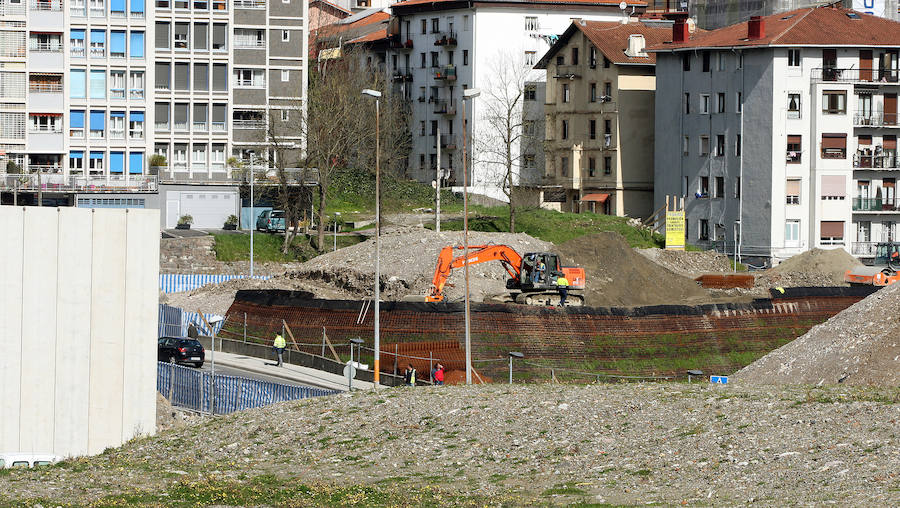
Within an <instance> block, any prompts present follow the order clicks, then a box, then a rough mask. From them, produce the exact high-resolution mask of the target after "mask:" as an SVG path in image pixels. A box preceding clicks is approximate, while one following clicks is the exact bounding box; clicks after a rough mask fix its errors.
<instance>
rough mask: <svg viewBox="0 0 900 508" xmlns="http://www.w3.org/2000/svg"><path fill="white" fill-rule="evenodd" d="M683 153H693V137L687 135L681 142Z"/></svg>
mask: <svg viewBox="0 0 900 508" xmlns="http://www.w3.org/2000/svg"><path fill="white" fill-rule="evenodd" d="M681 153H682V155H690V154H691V137H690V136H685V137H684V139H683V140H682V143H681Z"/></svg>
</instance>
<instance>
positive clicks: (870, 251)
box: [850, 242, 878, 258]
mask: <svg viewBox="0 0 900 508" xmlns="http://www.w3.org/2000/svg"><path fill="white" fill-rule="evenodd" d="M877 245H878V242H853V243H851V244H850V254H853V255H854V256H858V257H864V258H866V257H869V258H871V257H875V247H876V246H877Z"/></svg>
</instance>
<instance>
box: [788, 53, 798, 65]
mask: <svg viewBox="0 0 900 508" xmlns="http://www.w3.org/2000/svg"><path fill="white" fill-rule="evenodd" d="M788 67H800V50H799V49H789V50H788Z"/></svg>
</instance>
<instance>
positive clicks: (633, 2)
mask: <svg viewBox="0 0 900 508" xmlns="http://www.w3.org/2000/svg"><path fill="white" fill-rule="evenodd" d="M456 2H459V0H406V1H403V2H398V3H395V4H391V8H392V9H396V8H398V7H408V6H415V5H436V4H443V3H448V4H449V3H456ZM626 2H627V3H628V6H629V7H631V6H634V7H646V6H647V2H644V1H641V0H626ZM474 3H482V4H490V3H505V4H544V5H546V4H581V5H596V6H603V5H605V6H615V7H616V8H618V7H619V2H616V1H613V0H474Z"/></svg>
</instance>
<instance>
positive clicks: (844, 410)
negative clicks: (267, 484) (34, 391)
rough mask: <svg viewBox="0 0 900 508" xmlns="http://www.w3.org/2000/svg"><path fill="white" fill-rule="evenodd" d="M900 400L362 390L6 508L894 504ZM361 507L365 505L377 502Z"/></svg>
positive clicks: (174, 446)
mask: <svg viewBox="0 0 900 508" xmlns="http://www.w3.org/2000/svg"><path fill="white" fill-rule="evenodd" d="M898 403H900V391H898V390H897V389H872V388H869V389H862V388H856V387H847V386H839V387H838V386H832V387H821V388H807V387H777V386H765V387H763V386H721V385H718V386H717V385H709V384H705V383H695V384H693V385H688V384H681V383H648V384H619V385H588V386H567V385H552V384H545V385H515V386H513V387H508V386H507V385H482V386H474V387H465V386H452V387H451V386H444V387H428V388H394V389H385V390H383V391H381V392H378V393H376V392H356V393H354V394H345V395H337V396H332V397H324V398H317V399H312V400H305V401H295V402H287V403H282V404H277V405H274V406H269V407H267V408H262V409H258V410H251V411H246V412H243V413H240V414H233V415H230V416H226V417H220V418H218V419H215V420H211V421H210V420H207V421H204V422H201V423H200V424H197V425H191V426H186V427H181V428H177V429H173V430H169V431H165V432H162V433H160V434H159V435H157V436H156V437H153V438H146V439H140V440H136V441H133V442H130V443H128V444H126V445H125V446H124V447H122V448H120V449H115V450H109V451H107V452H105V453H104V454H103V455H101V456H98V457H94V458H90V459H80V460H75V461H70V462H67V463H64V464H62V465H58V466H54V467H51V468H49V469H46V470H42V471H39V470H35V471H27V470H14V471H12V472H10V473H9V474H3V475H0V505H2V504H10V505H15V504H19V503H22V504H26V503H27V501H28V500H34V499H41V500H42V503H43V504H44V505H45V506H46V505H47V503H53V504H54V505H55V503H57V502H61V501H62V502H66V503H89V502H96V501H97V500H98V499H102V498H104V496H115V495H125V494H127V495H128V496H129V497H128V498H127V499H131V500H132V501H131V502H130V503H129V504H133V503H135V502H137V501H136V500H143V502H145V503H149V504H152V503H153V502H159V503H160V504H170V503H171V504H174V503H175V502H176V501H179V498H178V497H168V496H179V495H183V494H179V492H182V491H179V490H178V486H179V485H182V486H183V485H185V484H198V483H200V482H203V481H205V482H207V483H209V482H213V481H216V482H220V481H227V482H232V484H233V485H245V486H246V488H248V489H249V488H250V487H251V485H255V484H257V483H255V482H256V479H258V478H261V477H263V475H275V476H276V477H279V478H285V479H290V482H292V483H298V482H326V483H330V484H334V485H339V486H348V485H349V486H352V485H368V486H371V487H372V488H380V487H379V486H385V485H391V486H394V487H395V488H398V489H399V490H400V491H401V492H415V491H417V489H419V490H420V489H429V491H434V490H438V491H443V492H446V493H448V494H449V495H457V496H458V495H464V496H471V499H478V500H481V501H479V503H478V504H480V505H489V504H493V505H499V504H501V503H504V504H506V505H508V506H522V505H533V504H568V503H574V502H593V503H602V502H605V503H612V504H653V503H658V504H663V505H675V504H690V505H707V506H708V505H713V506H734V505H744V504H749V503H757V504H759V505H762V506H783V505H823V504H835V505H838V506H897V505H898V504H900V434H898V423H900V413H898V411H897V408H898V405H897V404H898ZM107 499H110V498H107ZM355 502H357V503H358V504H359V505H365V504H366V502H367V499H366V497H365V494H363V495H362V497H361V498H359V499H356V500H355ZM200 504H204V503H200ZM214 504H218V505H228V504H229V503H227V502H226V501H225V500H223V499H219V500H217V501H216V502H215V503H214ZM346 504H351V503H346ZM372 504H380V503H377V502H372ZM384 504H389V505H401V506H402V505H414V504H415V503H414V502H404V499H403V498H402V497H400V498H396V499H391V500H390V501H389V502H385V503H384Z"/></svg>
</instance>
